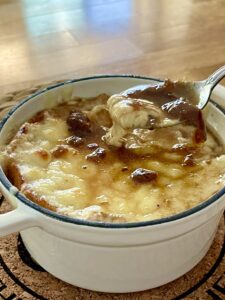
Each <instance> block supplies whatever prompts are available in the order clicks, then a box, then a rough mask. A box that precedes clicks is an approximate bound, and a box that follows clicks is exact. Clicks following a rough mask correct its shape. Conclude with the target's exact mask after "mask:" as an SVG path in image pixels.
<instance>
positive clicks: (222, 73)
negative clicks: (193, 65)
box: [205, 65, 225, 89]
mask: <svg viewBox="0 0 225 300" xmlns="http://www.w3.org/2000/svg"><path fill="white" fill-rule="evenodd" d="M224 77H225V65H224V66H222V67H221V68H219V69H218V70H216V71H215V72H214V73H213V74H212V75H210V76H209V77H208V78H207V79H206V80H205V85H210V86H211V89H213V88H214V87H215V85H216V84H217V83H218V82H219V81H220V80H222V79H223V78H224Z"/></svg>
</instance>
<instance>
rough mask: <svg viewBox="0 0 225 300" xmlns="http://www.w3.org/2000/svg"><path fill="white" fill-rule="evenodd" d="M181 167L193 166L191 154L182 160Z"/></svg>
mask: <svg viewBox="0 0 225 300" xmlns="http://www.w3.org/2000/svg"><path fill="white" fill-rule="evenodd" d="M182 165H183V166H188V167H193V166H194V165H195V161H194V157H193V154H192V153H191V154H188V155H186V156H185V158H184V162H183V164H182Z"/></svg>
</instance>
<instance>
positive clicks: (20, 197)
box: [0, 74, 225, 229]
mask: <svg viewBox="0 0 225 300" xmlns="http://www.w3.org/2000/svg"><path fill="white" fill-rule="evenodd" d="M104 78H134V79H144V80H153V81H158V82H162V81H163V80H160V79H157V78H153V77H148V76H141V75H130V74H105V75H93V76H87V77H80V78H76V79H71V80H65V81H63V82H60V83H56V84H54V85H50V86H48V87H45V88H43V89H41V90H39V91H38V92H36V93H34V94H32V95H30V96H28V97H26V98H25V99H23V100H22V101H20V102H19V103H18V104H17V105H16V106H14V107H13V108H12V109H11V110H10V111H9V112H8V113H7V114H6V115H5V116H4V117H3V119H2V120H1V121H0V132H1V131H2V129H3V127H4V125H5V123H6V122H7V120H8V119H9V118H10V117H11V116H12V115H13V113H14V112H15V111H16V110H17V109H18V108H20V107H21V106H23V105H24V104H26V103H27V102H28V101H29V100H31V99H33V98H35V97H36V96H39V95H41V94H43V93H45V92H46V91H48V90H52V89H55V88H57V87H60V86H64V85H67V84H71V83H75V82H79V81H87V80H93V79H94V80H95V79H104ZM210 102H211V104H212V105H213V106H215V107H216V108H217V109H218V110H219V111H220V112H222V114H223V115H225V109H224V108H222V107H221V106H220V105H219V104H217V103H216V102H214V101H213V100H210ZM0 182H1V183H2V184H3V186H4V187H5V188H6V189H7V190H8V191H9V192H10V193H12V190H13V191H15V189H16V193H15V192H14V193H13V194H14V196H15V197H16V198H17V200H19V201H21V202H22V203H23V204H25V205H27V206H29V207H30V208H32V209H34V210H36V211H38V212H39V213H43V214H44V215H47V216H48V217H51V218H53V219H56V220H58V221H63V222H66V223H71V224H75V225H85V226H90V227H100V228H110V229H113V228H117V229H123V228H137V227H145V226H153V225H160V224H165V223H170V222H173V221H178V220H180V219H183V218H185V217H189V216H191V215H193V214H195V213H197V212H200V211H201V210H203V209H204V208H206V207H208V206H209V205H211V204H213V203H214V202H216V201H217V200H218V199H219V198H220V197H222V196H223V195H224V194H225V186H224V187H223V188H222V189H220V190H219V191H218V192H216V193H215V194H213V195H212V196H211V197H210V198H209V199H208V200H206V201H204V202H202V203H200V204H198V205H196V206H194V207H192V208H190V209H188V210H185V211H183V212H180V213H178V214H175V215H171V216H168V217H164V218H160V219H155V220H149V221H139V222H127V223H110V222H100V221H90V220H85V219H78V218H73V217H68V216H65V215H61V214H59V213H56V212H54V211H51V210H48V209H46V208H44V207H42V206H40V205H38V204H36V203H35V202H33V201H31V200H29V199H28V198H27V197H25V196H24V195H23V194H22V193H21V192H20V191H19V190H18V189H17V188H16V187H15V186H13V185H12V184H11V183H10V181H9V180H8V178H7V177H6V175H5V173H4V171H3V169H2V167H0Z"/></svg>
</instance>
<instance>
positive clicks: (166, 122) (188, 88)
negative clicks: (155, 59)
mask: <svg viewBox="0 0 225 300" xmlns="http://www.w3.org/2000/svg"><path fill="white" fill-rule="evenodd" d="M224 77H225V66H223V67H221V68H220V69H218V70H217V71H215V72H214V73H213V74H212V75H210V76H209V77H208V78H207V79H205V80H202V81H175V82H173V89H172V94H174V95H175V96H176V97H177V98H182V99H187V100H188V102H189V103H191V104H193V105H194V106H196V109H200V110H202V109H203V108H204V107H205V106H206V104H207V103H208V101H209V99H210V95H211V93H212V91H213V89H214V87H215V86H216V85H217V83H218V82H219V81H220V80H221V79H223V78H224ZM160 84H163V82H162V83H160ZM154 86H155V87H156V88H157V86H159V84H157V85H156V84H144V85H137V86H133V87H131V88H129V89H127V90H125V91H123V92H122V93H121V94H122V95H125V96H127V95H128V96H129V95H131V94H133V93H135V92H137V91H138V92H142V91H144V90H146V89H148V88H150V87H154ZM183 122H184V121H182V120H180V119H179V118H178V119H174V118H172V119H170V118H167V117H165V118H162V119H161V120H158V121H157V122H155V124H154V125H151V126H152V127H151V129H154V128H164V127H171V126H175V125H178V124H180V123H183ZM149 129H150V128H149Z"/></svg>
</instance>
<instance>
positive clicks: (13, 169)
mask: <svg viewBox="0 0 225 300" xmlns="http://www.w3.org/2000/svg"><path fill="white" fill-rule="evenodd" d="M6 175H7V177H8V179H9V181H10V182H11V183H12V184H13V185H15V186H16V187H17V188H18V189H20V188H21V186H22V184H23V183H24V178H23V176H22V175H21V173H20V170H19V167H18V166H17V165H16V163H14V162H12V163H10V164H9V165H8V166H7V169H6Z"/></svg>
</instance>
